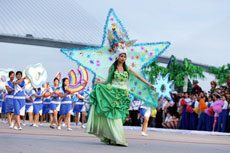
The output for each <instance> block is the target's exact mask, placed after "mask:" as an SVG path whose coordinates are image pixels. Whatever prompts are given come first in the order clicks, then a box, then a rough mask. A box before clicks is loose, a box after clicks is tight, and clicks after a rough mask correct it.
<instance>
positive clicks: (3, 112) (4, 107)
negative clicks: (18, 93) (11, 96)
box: [2, 102, 6, 114]
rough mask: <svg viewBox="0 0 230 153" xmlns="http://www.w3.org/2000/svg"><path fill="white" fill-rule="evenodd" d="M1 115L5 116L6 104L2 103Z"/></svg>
mask: <svg viewBox="0 0 230 153" xmlns="http://www.w3.org/2000/svg"><path fill="white" fill-rule="evenodd" d="M2 114H6V102H2Z"/></svg>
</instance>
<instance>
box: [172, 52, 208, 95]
mask: <svg viewBox="0 0 230 153" xmlns="http://www.w3.org/2000/svg"><path fill="white" fill-rule="evenodd" d="M168 69H169V73H170V80H174V84H175V89H176V90H180V91H178V92H181V89H180V88H181V87H182V86H183V91H184V92H187V91H188V77H190V78H191V79H193V78H194V79H197V78H204V74H203V73H204V69H203V68H201V67H199V66H195V65H193V64H191V63H189V62H188V59H187V58H185V59H184V62H183V64H178V63H177V61H176V58H175V57H173V58H172V60H171V61H170V64H168Z"/></svg>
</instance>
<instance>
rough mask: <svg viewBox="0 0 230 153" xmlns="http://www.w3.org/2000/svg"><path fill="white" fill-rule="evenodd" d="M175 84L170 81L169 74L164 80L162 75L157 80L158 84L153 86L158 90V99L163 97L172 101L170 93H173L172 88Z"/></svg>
mask: <svg viewBox="0 0 230 153" xmlns="http://www.w3.org/2000/svg"><path fill="white" fill-rule="evenodd" d="M173 82H174V81H169V73H168V74H167V75H166V76H165V77H164V78H163V76H162V75H161V74H160V75H159V77H158V78H156V82H155V84H154V85H153V86H154V87H155V89H156V92H157V94H158V98H160V97H162V98H163V99H165V98H168V99H170V100H172V97H171V94H170V93H171V92H172V88H171V86H172V84H173ZM162 86H164V89H162Z"/></svg>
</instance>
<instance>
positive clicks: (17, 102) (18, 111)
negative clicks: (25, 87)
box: [14, 99, 25, 116]
mask: <svg viewBox="0 0 230 153" xmlns="http://www.w3.org/2000/svg"><path fill="white" fill-rule="evenodd" d="M14 115H22V116H24V115H25V99H14Z"/></svg>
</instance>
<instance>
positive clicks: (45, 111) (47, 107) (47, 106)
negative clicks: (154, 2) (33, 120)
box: [42, 104, 50, 114]
mask: <svg viewBox="0 0 230 153" xmlns="http://www.w3.org/2000/svg"><path fill="white" fill-rule="evenodd" d="M49 111H50V104H43V106H42V114H49Z"/></svg>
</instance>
